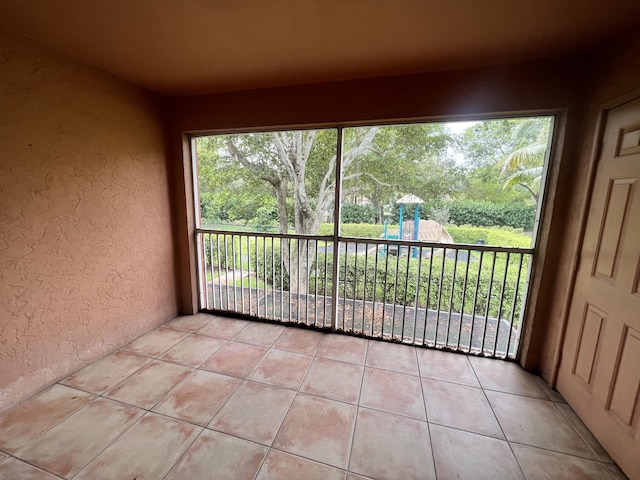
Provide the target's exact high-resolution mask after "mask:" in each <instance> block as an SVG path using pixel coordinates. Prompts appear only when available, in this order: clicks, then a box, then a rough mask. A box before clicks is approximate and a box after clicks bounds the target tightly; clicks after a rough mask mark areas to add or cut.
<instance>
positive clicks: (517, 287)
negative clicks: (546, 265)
mask: <svg viewBox="0 0 640 480" xmlns="http://www.w3.org/2000/svg"><path fill="white" fill-rule="evenodd" d="M523 260H524V254H523V253H521V254H520V259H519V261H518V276H517V277H516V285H515V287H514V289H513V303H512V305H511V315H510V317H511V318H510V319H509V340H508V341H507V357H509V352H510V351H511V337H512V335H513V320H514V318H515V315H516V306H517V305H518V293H520V276H521V275H522V261H523ZM521 321H522V319H521V318H518V323H520V322H521ZM514 353H515V352H514Z"/></svg>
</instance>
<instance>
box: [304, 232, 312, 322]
mask: <svg viewBox="0 0 640 480" xmlns="http://www.w3.org/2000/svg"><path fill="white" fill-rule="evenodd" d="M305 244H306V249H305V262H306V263H305V265H306V266H305V268H304V269H305V271H304V272H303V275H304V283H305V285H306V288H305V289H304V291H305V296H304V316H305V318H304V323H305V325H309V277H310V276H311V267H310V265H309V240H307V241H305Z"/></svg>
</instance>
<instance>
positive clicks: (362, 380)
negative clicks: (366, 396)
mask: <svg viewBox="0 0 640 480" xmlns="http://www.w3.org/2000/svg"><path fill="white" fill-rule="evenodd" d="M368 357H369V340H367V346H366V349H365V354H364V365H362V377H361V378H360V392H359V393H358V403H357V405H356V418H355V421H354V422H353V433H352V434H351V448H350V449H349V459H348V460H347V475H345V477H346V476H348V475H349V472H351V457H352V455H353V445H354V443H355V439H356V429H357V428H358V418H359V417H360V402H361V400H362V389H363V388H364V373H365V372H366V371H367V359H368Z"/></svg>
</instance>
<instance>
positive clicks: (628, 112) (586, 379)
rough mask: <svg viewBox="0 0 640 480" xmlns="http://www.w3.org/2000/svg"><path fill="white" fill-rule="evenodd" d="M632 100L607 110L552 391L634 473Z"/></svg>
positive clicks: (639, 209) (638, 408)
mask: <svg viewBox="0 0 640 480" xmlns="http://www.w3.org/2000/svg"><path fill="white" fill-rule="evenodd" d="M639 178H640V99H636V100H633V101H631V102H628V103H626V104H624V105H622V106H620V107H617V108H615V109H613V110H610V111H609V112H608V115H607V118H606V124H605V128H604V134H603V137H602V148H601V154H600V158H599V159H598V167H597V171H596V178H595V181H594V186H593V192H592V199H591V204H590V206H589V212H588V217H587V220H586V222H587V224H586V229H585V235H584V240H583V243H582V246H581V250H580V258H581V261H580V265H579V267H578V272H577V276H576V284H575V289H574V294H573V298H572V301H571V306H570V309H569V315H568V323H567V332H566V337H565V342H564V345H563V351H562V361H561V364H560V371H559V375H558V384H557V387H558V390H559V391H560V392H561V393H562V394H563V395H564V397H565V398H566V399H567V401H568V402H569V404H570V405H571V406H572V407H573V408H574V409H575V410H576V412H577V413H578V415H580V417H581V418H582V419H583V421H584V422H585V423H586V424H587V426H588V427H589V429H590V430H591V431H592V432H593V433H594V435H595V436H596V437H597V438H598V440H600V442H601V443H602V445H603V446H604V447H605V448H606V449H607V451H608V452H609V454H610V455H611V457H612V458H613V459H614V460H616V461H617V462H618V464H619V465H620V467H621V468H622V469H623V470H624V471H625V473H626V474H627V475H628V476H629V477H630V478H631V479H632V480H640V432H639V423H640V294H639V293H638V291H639V285H638V284H639V282H640V280H639V279H640V192H638V183H639V180H638V179H639Z"/></svg>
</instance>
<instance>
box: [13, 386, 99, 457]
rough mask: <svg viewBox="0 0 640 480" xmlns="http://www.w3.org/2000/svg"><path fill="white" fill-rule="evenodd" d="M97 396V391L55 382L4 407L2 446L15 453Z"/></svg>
mask: <svg viewBox="0 0 640 480" xmlns="http://www.w3.org/2000/svg"><path fill="white" fill-rule="evenodd" d="M94 398H96V397H95V396H94V395H91V394H89V393H85V392H81V391H80V390H76V389H74V388H69V387H65V386H62V385H53V386H52V387H49V388H48V389H46V390H45V391H43V392H41V393H39V394H38V395H36V396H35V397H32V398H29V399H27V400H25V401H24V402H22V403H19V404H18V405H16V406H15V407H12V408H10V409H9V410H5V411H4V412H3V413H2V414H1V415H0V449H2V450H4V451H5V452H8V453H15V452H16V451H17V450H18V449H19V448H21V447H22V446H24V445H26V444H27V443H28V442H30V441H31V440H33V439H34V438H36V437H37V436H38V435H40V434H41V433H43V432H45V431H47V430H48V429H50V428H51V427H53V426H54V425H55V424H56V423H58V422H59V421H61V420H62V419H64V418H66V417H68V416H69V415H71V414H72V413H73V412H75V411H76V410H78V409H80V408H81V407H83V406H84V405H86V404H87V403H89V402H90V401H91V400H93V399H94Z"/></svg>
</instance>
